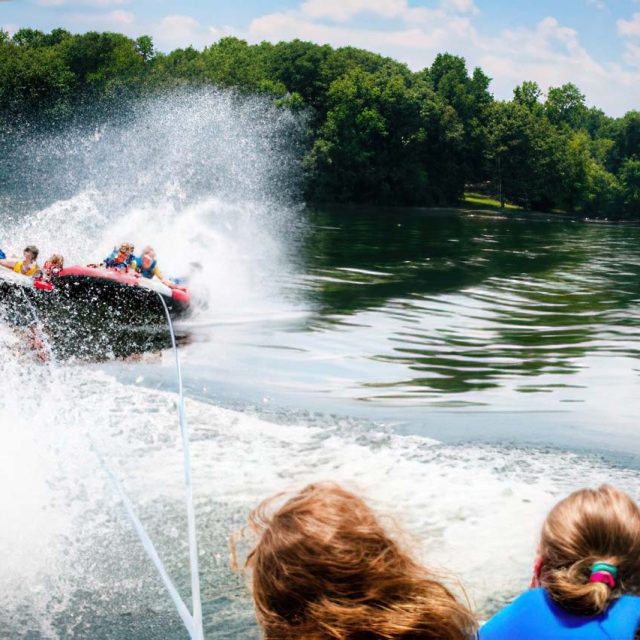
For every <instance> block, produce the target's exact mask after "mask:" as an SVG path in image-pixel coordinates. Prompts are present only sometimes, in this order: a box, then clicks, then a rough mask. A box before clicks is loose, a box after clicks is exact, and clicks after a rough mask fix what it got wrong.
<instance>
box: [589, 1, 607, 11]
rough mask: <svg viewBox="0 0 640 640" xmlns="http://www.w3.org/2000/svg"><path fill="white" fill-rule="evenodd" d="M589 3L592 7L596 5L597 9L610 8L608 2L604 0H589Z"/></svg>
mask: <svg viewBox="0 0 640 640" xmlns="http://www.w3.org/2000/svg"><path fill="white" fill-rule="evenodd" d="M587 4H588V5H589V6H590V7H595V8H596V9H599V10H600V11H606V10H608V9H609V7H608V6H607V3H606V2H604V0H587Z"/></svg>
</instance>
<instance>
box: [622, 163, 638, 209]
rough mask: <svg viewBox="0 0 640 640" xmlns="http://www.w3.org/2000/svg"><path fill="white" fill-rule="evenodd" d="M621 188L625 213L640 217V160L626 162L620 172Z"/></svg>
mask: <svg viewBox="0 0 640 640" xmlns="http://www.w3.org/2000/svg"><path fill="white" fill-rule="evenodd" d="M620 186H621V191H622V202H623V206H624V213H625V214H627V215H629V216H634V217H640V159H636V158H629V159H627V160H625V161H624V163H623V165H622V169H621V171H620Z"/></svg>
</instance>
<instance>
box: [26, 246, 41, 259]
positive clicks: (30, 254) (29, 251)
mask: <svg viewBox="0 0 640 640" xmlns="http://www.w3.org/2000/svg"><path fill="white" fill-rule="evenodd" d="M39 253H40V252H39V251H38V247H36V246H35V245H33V244H29V245H27V246H26V247H25V249H24V257H25V258H27V259H28V260H37V259H38V254H39Z"/></svg>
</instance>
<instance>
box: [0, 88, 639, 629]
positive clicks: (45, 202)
mask: <svg viewBox="0 0 640 640" xmlns="http://www.w3.org/2000/svg"><path fill="white" fill-rule="evenodd" d="M205 98H206V99H204V103H203V104H202V105H200V106H198V104H196V106H195V107H194V106H193V104H192V103H191V102H190V103H189V105H188V106H185V105H184V104H182V105H180V104H178V105H177V106H176V105H174V106H173V109H174V111H171V112H170V114H169V115H171V116H172V118H171V119H169V120H167V119H166V118H165V120H162V117H165V116H166V114H165V115H164V116H163V113H164V111H162V110H163V109H165V105H162V106H158V105H156V106H155V107H154V108H153V109H150V110H148V112H145V115H144V118H147V117H148V118H149V120H144V119H143V120H142V121H141V122H140V123H139V128H138V129H136V128H135V127H136V126H138V125H135V123H134V125H131V123H128V124H127V125H126V129H125V133H126V135H124V134H123V133H122V131H120V132H118V131H116V132H115V133H114V132H109V131H108V130H107V131H104V132H101V133H100V135H96V136H93V137H92V138H91V139H90V140H85V141H84V143H85V144H84V147H81V146H80V145H78V144H73V145H72V144H69V145H68V148H67V151H65V152H64V153H62V155H61V156H59V157H58V160H57V161H56V166H59V167H60V169H59V172H58V173H57V172H56V171H58V170H57V169H55V170H54V169H51V174H50V175H49V179H50V181H49V182H48V183H47V186H46V188H43V193H40V194H38V198H35V196H34V198H33V199H29V198H26V197H25V198H23V199H22V200H20V202H19V203H18V201H17V200H16V199H15V198H13V196H11V195H10V194H9V195H8V196H6V198H5V200H3V207H4V208H3V210H2V211H0V215H1V216H3V218H2V220H3V226H2V232H3V235H2V237H0V244H2V246H3V248H5V250H8V251H12V252H17V251H19V250H20V249H21V248H22V246H23V245H24V244H26V243H28V242H36V243H37V244H38V245H40V246H41V247H42V249H43V252H52V251H54V250H60V251H62V252H63V253H64V255H65V257H66V258H67V262H68V264H72V263H76V262H77V263H86V262H91V261H95V260H96V259H99V258H100V257H101V256H102V255H104V254H105V253H106V252H107V251H108V250H110V248H111V247H112V246H113V244H115V243H117V242H119V241H121V240H122V239H131V240H132V241H133V242H134V243H135V244H136V245H137V246H141V245H142V244H144V243H147V242H151V243H152V244H153V245H154V246H156V249H157V250H158V253H159V255H160V264H161V266H162V268H163V271H165V272H166V273H167V274H170V275H171V274H175V275H182V274H183V273H184V272H185V270H186V271H190V272H191V276H192V284H191V287H192V290H193V292H194V293H196V294H197V297H198V299H199V302H198V304H197V305H196V309H195V311H194V314H193V315H192V316H191V317H189V318H188V319H185V320H184V321H181V322H180V323H178V325H177V330H178V331H179V333H180V334H181V335H183V336H184V339H183V341H182V346H181V359H182V365H183V374H184V382H185V390H186V396H187V401H186V416H187V420H188V423H189V427H190V430H191V436H192V461H193V483H194V490H195V506H196V516H197V524H198V540H199V544H200V562H201V583H202V594H203V603H204V621H205V631H206V636H207V637H209V638H213V637H219V638H258V637H259V636H258V630H257V628H256V625H255V622H254V618H253V613H252V607H251V601H250V598H249V596H248V592H247V589H246V584H245V583H246V578H245V577H244V576H242V575H239V574H237V573H234V572H233V571H231V569H230V568H229V561H228V546H227V545H228V539H229V536H230V535H231V534H232V533H233V532H235V531H237V530H238V529H239V528H240V527H242V525H243V524H244V523H245V522H246V517H247V514H248V513H249V511H250V510H251V509H252V508H253V507H254V506H256V505H257V504H258V502H259V501H260V500H262V499H263V498H265V497H267V496H270V495H272V494H274V493H275V492H278V491H283V490H295V489H297V488H300V487H301V486H303V485H304V484H306V483H308V482H311V481H315V480H335V481H338V482H341V483H344V484H346V485H347V486H348V487H350V488H353V489H355V490H357V491H359V492H361V493H362V494H364V495H365V496H366V497H367V499H368V500H370V502H371V503H372V504H373V506H374V507H375V508H376V509H378V510H379V511H380V512H382V513H387V514H390V515H392V516H393V517H394V518H395V520H396V521H397V522H398V524H399V525H400V526H401V527H402V528H404V529H405V530H407V531H408V532H409V533H410V534H411V540H412V544H413V545H414V546H415V552H416V554H417V555H419V556H420V557H421V558H422V559H423V560H424V561H425V562H426V563H428V564H429V565H430V566H434V567H437V568H444V569H445V570H446V571H448V572H450V573H451V575H452V576H453V577H455V578H457V579H459V580H460V581H461V582H462V584H463V585H464V587H465V588H466V590H467V593H468V595H469V597H470V598H471V601H472V603H473V605H474V606H475V607H476V609H477V610H478V611H479V612H480V613H481V615H488V614H490V613H491V612H493V611H495V610H496V609H497V608H498V607H499V606H500V605H501V604H502V603H504V602H505V601H506V600H508V599H509V598H511V597H513V596H514V595H515V594H517V593H519V592H520V591H522V590H524V589H525V588H526V587H527V585H528V581H529V575H530V566H531V563H532V560H533V556H534V552H535V545H536V536H537V532H538V530H539V527H540V524H541V522H542V519H543V518H544V515H545V513H546V512H547V510H548V509H549V508H550V507H551V506H552V505H553V504H554V503H555V502H556V501H557V500H558V499H559V498H560V497H563V496H564V495H566V494H567V492H569V491H571V490H573V489H575V488H578V487H582V486H585V485H591V486H593V485H597V484H599V483H602V482H611V483H613V484H616V485H618V486H620V487H621V488H623V489H625V490H627V491H629V492H630V493H631V494H632V495H633V496H634V497H635V498H637V499H638V498H640V478H639V477H638V468H639V467H640V464H639V463H640V444H638V439H637V437H636V435H635V434H636V422H637V420H636V414H637V413H638V409H639V405H640V401H639V400H638V398H639V397H640V393H639V391H640V375H639V374H640V364H639V360H638V355H639V349H640V340H639V338H640V249H639V248H640V227H637V226H633V225H622V224H621V225H610V224H592V223H588V222H580V221H577V220H572V219H568V218H561V217H554V216H538V215H524V214H513V213H509V214H492V213H482V212H479V211H445V210H442V211H437V210H417V209H414V210H382V209H365V208H358V209H349V208H345V209H330V208H326V207H325V208H319V209H306V208H304V207H300V206H298V205H296V204H291V203H292V202H295V199H290V200H289V201H286V202H285V201H283V200H280V199H278V198H274V197H271V195H270V194H272V193H273V192H274V191H277V189H276V187H277V185H278V184H281V183H280V182H278V180H280V179H281V178H282V176H280V177H279V178H278V175H280V174H278V173H277V171H279V170H280V169H279V168H278V167H279V166H280V165H279V164H278V163H274V161H273V158H272V157H271V156H270V155H269V152H268V150H265V149H264V148H263V147H261V144H262V142H264V140H265V139H266V140H267V141H268V140H269V139H270V138H269V136H265V134H264V132H262V133H260V132H258V133H256V132H255V129H251V127H252V126H253V125H252V124H251V123H252V122H253V121H254V120H253V114H254V111H251V109H249V108H248V107H247V109H248V113H245V112H242V111H241V112H240V113H239V112H238V107H237V105H229V104H226V103H225V102H224V101H220V99H219V97H218V98H215V99H212V98H211V97H210V96H208V97H207V96H205ZM212 100H213V104H215V105H216V108H217V110H212V109H210V108H209V107H210V106H211V104H212ZM216 100H217V102H216ZM205 107H207V108H205ZM252 108H254V107H252ZM149 114H150V115H149ZM161 116H162V117H161ZM167 117H168V116H167ZM207 119H208V120H207ZM156 121H158V122H160V124H161V125H162V126H163V127H165V129H163V131H164V130H167V131H170V132H173V133H172V134H171V136H172V137H171V136H170V137H169V138H168V139H166V140H164V142H163V144H164V145H165V147H166V149H167V150H168V151H169V152H171V153H174V155H175V158H177V159H180V158H182V156H183V155H184V154H185V153H186V152H187V151H188V152H189V153H190V156H189V162H185V164H184V167H187V168H188V171H187V168H184V167H183V169H181V168H180V167H179V166H177V165H176V164H175V163H174V164H173V165H172V166H171V172H169V170H168V168H167V169H166V171H165V167H164V165H163V164H161V165H160V166H159V165H158V164H157V163H158V162H159V161H158V160H157V159H155V158H156V155H154V156H153V158H154V159H151V158H150V157H147V156H145V149H146V148H147V147H152V142H153V141H154V140H155V139H156V138H157V132H156V130H155V129H154V126H156V125H155V123H156ZM203 122H205V124H207V127H208V129H207V127H205V126H204V125H203ZM285 124H286V123H285ZM223 125H224V127H223ZM132 126H133V133H132V130H131V127H132ZM157 126H158V127H159V126H160V125H157ZM261 126H262V125H261ZM272 126H273V127H275V130H276V131H277V130H278V129H277V126H276V125H272ZM278 126H280V125H278ZM282 126H285V125H282ZM287 126H289V125H287ZM184 127H186V129H185V128H184ZM216 127H219V128H221V130H222V129H224V131H225V132H227V133H226V135H227V137H226V138H221V137H220V136H213V135H212V137H211V140H210V141H209V143H208V144H209V146H208V147H206V148H205V149H204V151H203V150H202V149H201V146H202V145H203V144H204V143H203V142H202V140H201V137H199V136H200V135H201V132H202V131H205V130H209V129H211V130H212V131H216ZM270 131H271V129H270ZM145 132H146V133H145ZM247 132H249V133H247ZM134 134H135V135H134ZM190 135H191V136H192V138H190V137H189V136H190ZM145 136H148V138H145ZM233 136H235V138H234V139H235V140H237V141H238V145H241V144H244V145H245V146H244V147H243V149H244V152H243V153H242V154H236V155H235V156H233V157H231V158H229V155H228V154H229V153H230V152H229V150H228V149H229V148H230V147H231V146H232V145H230V143H229V138H230V137H231V138H233ZM251 136H253V137H251ZM252 140H253V142H252ZM261 141H262V142H261ZM76 143H77V141H76ZM107 143H108V145H111V147H110V149H111V150H110V151H109V150H106V151H105V149H104V148H103V145H105V144H107ZM38 144H39V145H40V146H39V147H37V149H36V150H37V153H36V152H35V151H34V152H33V154H32V155H30V154H31V151H29V152H25V153H26V155H25V161H24V163H23V164H22V165H21V166H23V167H24V168H25V170H24V171H25V175H26V176H30V179H32V178H33V175H34V173H33V172H34V171H35V170H36V169H33V168H29V167H30V165H29V159H30V158H31V160H33V164H34V166H36V164H37V163H36V161H35V160H34V159H33V158H35V157H36V156H38V157H41V156H42V154H43V153H44V152H43V149H44V150H45V151H46V150H47V149H49V151H48V152H47V153H49V155H52V154H53V156H55V154H54V152H53V151H51V150H50V149H51V148H53V149H55V150H56V152H55V153H61V152H59V149H60V147H59V146H56V145H50V146H47V145H46V144H44V143H42V142H38ZM34 145H35V143H32V145H31V147H29V148H30V149H33V148H34ZM108 145H107V146H108ZM252 145H253V146H252ZM94 146H95V149H94ZM79 148H81V149H82V151H81V152H80V151H78V149H79ZM269 148H271V147H269ZM69 149H71V151H69ZM122 149H124V150H125V151H126V153H124V152H122ZM185 150H186V151H185ZM205 152H206V153H205ZM149 153H155V152H153V150H151V151H150V152H149ZM278 153H282V152H281V151H279V152H278ZM225 154H227V155H225ZM45 155H46V154H45ZM32 156H33V157H32ZM56 157H57V156H56ZM205 157H206V158H209V157H213V158H223V160H221V161H220V162H221V164H220V165H219V166H218V165H216V166H215V167H214V169H210V165H209V164H208V163H207V162H204V161H202V162H200V160H202V159H203V158H205ZM105 158H107V159H108V160H109V162H108V163H106V164H105V162H104V159H105ZM256 158H257V159H258V160H256ZM80 161H81V164H82V171H85V173H86V174H87V175H88V177H86V179H85V180H84V182H82V181H79V179H74V181H73V183H72V184H69V183H68V181H69V175H71V173H70V170H69V166H71V165H73V163H77V162H80ZM154 162H155V163H156V164H154ZM176 162H177V160H176ZM65 163H68V164H69V166H67V165H66V164H65ZM136 163H138V164H136ZM234 163H235V164H234ZM284 164H285V167H286V163H284ZM223 165H224V166H223ZM73 166H75V165H73ZM104 167H107V168H108V170H105V169H104ZM193 167H198V169H197V170H196V169H193ZM221 167H222V168H221ZM274 167H275V168H274ZM126 169H128V170H129V173H127V170H126ZM223 170H225V171H228V175H227V174H225V175H226V177H223V178H221V177H220V171H223ZM78 171H80V170H78ZM189 171H195V172H196V178H197V180H196V182H190V180H191V178H190V175H191V174H190V173H189ZM208 171H212V172H213V173H211V174H209V173H207V172H208ZM274 171H275V172H276V173H273V174H272V173H270V172H274ZM287 171H289V169H287ZM169 174H171V175H170V178H169V177H168V176H169ZM174 174H175V175H174ZM73 175H79V173H78V174H73ZM128 175H131V176H133V177H132V178H131V180H134V182H135V184H134V183H133V182H131V181H130V182H127V180H128V178H126V176H128ZM238 176H241V179H240V178H238ZM247 176H250V178H248V177H247ZM274 176H275V177H274ZM276 178H277V180H276ZM215 180H218V181H219V182H220V184H221V185H222V187H224V188H222V187H216V188H211V189H209V190H207V189H208V187H203V186H202V185H209V184H213V183H214V181H215ZM244 180H249V181H250V185H249V186H250V187H251V188H250V189H248V188H247V189H245V186H244V182H243V181H244ZM35 182H37V181H34V184H35ZM216 184H217V183H216ZM282 184H285V182H282ZM132 185H133V186H132ZM189 185H190V186H191V187H192V188H193V193H191V192H190V191H189V189H188V188H187V187H189ZM274 185H275V186H274ZM134 187H135V188H134ZM232 187H233V188H232ZM49 189H50V191H48V190H49ZM24 193H27V191H24V192H23V195H24ZM29 193H31V192H29ZM132 193H136V194H137V195H136V197H133V196H132ZM47 194H48V195H47ZM260 194H262V195H260ZM190 263H197V265H199V266H197V265H194V264H191V266H189V264H190ZM0 372H1V373H2V380H3V386H2V392H1V393H0V426H1V428H2V446H1V447H0V513H2V514H3V521H2V525H1V526H0V557H1V558H2V562H1V563H0V585H1V586H0V637H3V638H4V637H6V638H12V639H14V638H30V639H33V640H36V639H41V638H91V639H96V638H114V639H116V638H117V639H125V638H126V639H134V640H138V639H139V640H143V639H144V640H152V639H153V640H155V639H158V640H160V639H163V640H164V639H167V638H168V639H173V638H176V639H177V638H185V637H187V634H186V632H185V630H184V628H183V627H182V623H181V621H180V619H179V617H178V615H177V613H176V611H175V609H174V607H173V604H172V603H171V600H170V599H169V597H168V595H167V594H166V592H165V590H164V587H163V585H162V583H161V582H160V580H159V578H158V577H157V575H156V573H155V569H154V568H153V566H152V565H151V563H150V562H149V560H148V559H147V557H146V555H145V553H144V551H143V549H142V546H141V545H140V542H139V541H138V538H137V537H136V535H135V533H133V531H132V529H131V526H130V523H129V521H128V520H127V518H126V516H125V513H124V511H123V508H122V505H121V504H120V502H119V500H118V498H117V497H116V496H115V494H114V492H113V490H112V488H111V486H110V484H109V482H108V478H107V475H106V473H105V470H104V467H103V466H102V465H101V463H100V458H99V457H98V455H97V453H99V455H100V457H101V458H102V459H103V460H104V462H105V464H107V465H108V467H109V468H110V469H111V470H112V471H113V473H114V474H115V475H116V476H117V477H118V478H119V480H120V481H121V482H122V485H123V486H124V487H125V489H126V491H127V493H128V494H129V496H130V498H131V500H132V502H133V504H134V507H135V509H136V511H137V513H138V515H139V516H140V519H141V520H142V522H143V523H144V525H145V527H146V528H147V530H148V531H149V534H150V536H151V538H152V539H153V541H154V542H155V544H156V546H157V549H158V552H159V554H160V556H161V557H162V559H163V560H164V562H165V563H166V565H167V568H168V571H169V573H170V574H171V576H172V577H173V578H174V580H175V582H176V585H177V587H178V590H179V591H180V593H181V594H182V596H183V597H184V598H185V599H186V600H187V601H188V600H189V597H190V583H189V575H188V553H187V535H186V514H185V508H184V500H183V469H182V455H181V451H180V443H179V432H178V419H177V412H176V401H177V395H176V372H175V367H174V362H173V358H172V355H171V353H170V352H164V353H160V354H145V355H143V356H142V357H141V358H136V359H129V360H111V361H106V362H102V361H101V362H86V361H82V362H80V361H74V360H64V361H63V360H54V361H52V362H51V363H50V364H49V365H47V366H42V365H41V364H38V363H37V362H36V359H35V358H34V357H33V354H31V353H29V351H28V350H26V349H25V348H24V343H23V340H22V339H21V337H20V335H19V334H17V333H15V332H14V331H13V330H11V329H9V328H8V327H6V326H0ZM243 548H244V547H243Z"/></svg>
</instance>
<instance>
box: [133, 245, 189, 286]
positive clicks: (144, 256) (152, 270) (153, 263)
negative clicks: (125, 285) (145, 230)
mask: <svg viewBox="0 0 640 640" xmlns="http://www.w3.org/2000/svg"><path fill="white" fill-rule="evenodd" d="M133 268H134V269H135V270H136V273H138V274H139V275H141V276H142V277H143V278H149V279H151V278H153V277H154V276H155V277H156V278H158V280H160V282H162V284H164V285H165V286H167V287H169V288H170V289H181V290H184V287H181V286H180V285H178V284H176V283H175V282H171V280H169V279H168V278H165V277H164V276H163V275H162V273H161V272H160V269H158V261H157V260H156V252H155V250H154V249H153V247H149V246H146V247H145V248H144V249H143V250H142V253H141V254H140V256H139V257H137V258H135V259H134V261H133Z"/></svg>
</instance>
